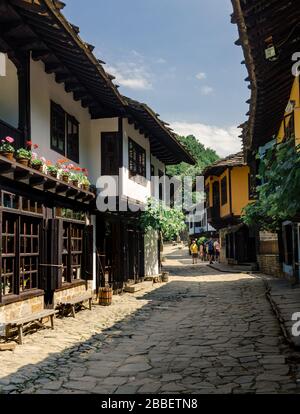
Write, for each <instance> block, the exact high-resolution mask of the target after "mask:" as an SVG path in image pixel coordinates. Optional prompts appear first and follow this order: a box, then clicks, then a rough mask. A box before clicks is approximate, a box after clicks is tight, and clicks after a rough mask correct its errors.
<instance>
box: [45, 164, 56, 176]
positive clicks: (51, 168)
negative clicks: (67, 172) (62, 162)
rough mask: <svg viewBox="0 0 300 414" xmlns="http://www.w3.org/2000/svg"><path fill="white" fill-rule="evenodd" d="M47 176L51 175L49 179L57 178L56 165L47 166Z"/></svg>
mask: <svg viewBox="0 0 300 414" xmlns="http://www.w3.org/2000/svg"><path fill="white" fill-rule="evenodd" d="M47 174H49V175H51V177H54V178H57V175H58V167H57V166H56V165H51V164H48V165H47Z"/></svg>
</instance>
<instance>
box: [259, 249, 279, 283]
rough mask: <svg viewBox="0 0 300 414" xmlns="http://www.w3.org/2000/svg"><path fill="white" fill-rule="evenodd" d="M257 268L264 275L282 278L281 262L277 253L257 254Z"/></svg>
mask: <svg viewBox="0 0 300 414" xmlns="http://www.w3.org/2000/svg"><path fill="white" fill-rule="evenodd" d="M257 259H258V264H259V269H260V271H261V272H262V273H265V274H266V275H271V276H274V277H278V278H283V277H284V274H283V270H282V264H281V263H280V260H279V255H277V254H264V255H259V256H258V258H257Z"/></svg>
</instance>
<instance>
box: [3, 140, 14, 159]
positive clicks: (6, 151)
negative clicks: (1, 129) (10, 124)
mask: <svg viewBox="0 0 300 414" xmlns="http://www.w3.org/2000/svg"><path fill="white" fill-rule="evenodd" d="M14 142H15V140H14V139H13V138H12V137H6V138H5V139H3V140H2V141H1V145H0V154H1V155H3V157H6V158H8V159H9V160H11V161H13V159H14V153H15V148H14V146H13V145H12V144H13V143H14Z"/></svg>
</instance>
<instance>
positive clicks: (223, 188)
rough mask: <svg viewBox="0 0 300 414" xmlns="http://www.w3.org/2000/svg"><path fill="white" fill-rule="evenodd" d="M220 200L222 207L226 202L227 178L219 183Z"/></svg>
mask: <svg viewBox="0 0 300 414" xmlns="http://www.w3.org/2000/svg"><path fill="white" fill-rule="evenodd" d="M221 198H222V206H224V205H225V204H227V202H228V194H227V177H224V178H223V179H222V181H221Z"/></svg>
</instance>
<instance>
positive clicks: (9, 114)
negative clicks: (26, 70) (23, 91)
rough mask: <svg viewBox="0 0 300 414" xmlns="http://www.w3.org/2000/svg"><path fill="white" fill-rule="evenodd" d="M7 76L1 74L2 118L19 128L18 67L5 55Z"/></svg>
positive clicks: (0, 99)
mask: <svg viewBox="0 0 300 414" xmlns="http://www.w3.org/2000/svg"><path fill="white" fill-rule="evenodd" d="M5 66H6V70H5V72H6V74H5V76H0V119H1V120H2V121H4V122H6V123H8V124H10V125H11V126H13V127H15V128H18V124H19V82H18V75H17V68H16V67H15V65H14V64H13V62H12V61H11V60H9V59H8V57H7V55H5Z"/></svg>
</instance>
